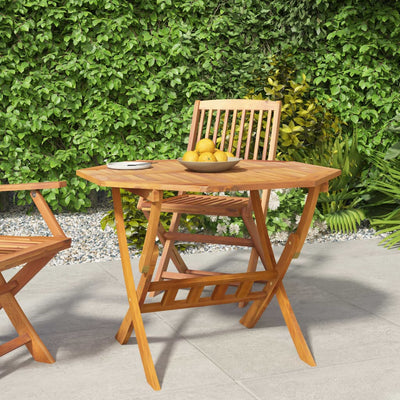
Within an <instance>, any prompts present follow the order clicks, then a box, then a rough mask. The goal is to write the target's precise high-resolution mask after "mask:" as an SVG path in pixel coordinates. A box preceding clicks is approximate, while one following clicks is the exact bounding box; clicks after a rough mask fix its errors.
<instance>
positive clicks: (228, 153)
mask: <svg viewBox="0 0 400 400" xmlns="http://www.w3.org/2000/svg"><path fill="white" fill-rule="evenodd" d="M225 154H226V155H227V157H235V155H234V154H233V153H231V152H230V151H226V152H225Z"/></svg>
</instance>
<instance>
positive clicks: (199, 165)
mask: <svg viewBox="0 0 400 400" xmlns="http://www.w3.org/2000/svg"><path fill="white" fill-rule="evenodd" d="M240 160H241V158H237V157H228V161H216V162H212V161H211V162H209V161H182V158H178V161H179V162H180V163H181V164H182V165H184V166H185V167H186V168H187V169H190V170H191V171H196V172H222V171H227V170H229V169H231V168H233V167H234V166H235V165H236V164H237V163H238V162H239V161H240Z"/></svg>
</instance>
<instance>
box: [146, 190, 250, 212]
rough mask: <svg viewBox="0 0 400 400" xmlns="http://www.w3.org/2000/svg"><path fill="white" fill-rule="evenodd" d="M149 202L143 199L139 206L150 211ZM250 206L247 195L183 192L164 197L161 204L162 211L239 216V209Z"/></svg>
mask: <svg viewBox="0 0 400 400" xmlns="http://www.w3.org/2000/svg"><path fill="white" fill-rule="evenodd" d="M150 206H151V203H150V202H149V201H143V202H142V203H141V204H140V205H139V208H140V209H142V210H144V211H150ZM246 207H250V202H249V199H248V198H247V197H229V196H207V195H196V194H183V195H180V196H175V197H169V198H167V199H164V200H163V202H162V205H161V211H162V212H175V213H180V214H202V215H225V216H228V217H240V216H241V215H242V213H241V211H242V210H243V209H244V208H246Z"/></svg>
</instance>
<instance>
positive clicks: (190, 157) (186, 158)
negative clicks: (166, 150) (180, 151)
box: [182, 151, 199, 161]
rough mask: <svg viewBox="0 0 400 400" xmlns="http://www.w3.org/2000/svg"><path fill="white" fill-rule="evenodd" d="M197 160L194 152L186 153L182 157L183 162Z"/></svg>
mask: <svg viewBox="0 0 400 400" xmlns="http://www.w3.org/2000/svg"><path fill="white" fill-rule="evenodd" d="M198 159H199V155H198V154H197V152H196V151H187V152H186V153H185V154H184V155H183V157H182V160H183V161H197V160H198Z"/></svg>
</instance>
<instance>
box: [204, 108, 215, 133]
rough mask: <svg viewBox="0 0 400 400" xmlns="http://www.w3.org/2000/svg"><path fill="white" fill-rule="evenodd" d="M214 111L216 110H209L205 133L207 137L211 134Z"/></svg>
mask: <svg viewBox="0 0 400 400" xmlns="http://www.w3.org/2000/svg"><path fill="white" fill-rule="evenodd" d="M213 113H214V110H208V118H207V127H206V133H205V135H204V137H205V138H208V137H209V136H210V132H211V124H212V117H213Z"/></svg>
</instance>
